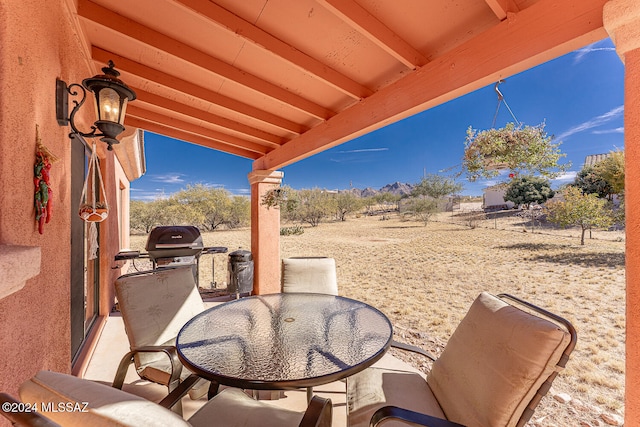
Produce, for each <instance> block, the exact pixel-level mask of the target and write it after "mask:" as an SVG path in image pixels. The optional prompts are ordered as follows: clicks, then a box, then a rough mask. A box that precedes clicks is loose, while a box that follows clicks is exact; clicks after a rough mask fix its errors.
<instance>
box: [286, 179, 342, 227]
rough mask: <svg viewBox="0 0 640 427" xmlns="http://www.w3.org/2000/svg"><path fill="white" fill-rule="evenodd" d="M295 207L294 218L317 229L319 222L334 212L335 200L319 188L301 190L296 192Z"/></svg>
mask: <svg viewBox="0 0 640 427" xmlns="http://www.w3.org/2000/svg"><path fill="white" fill-rule="evenodd" d="M296 196H297V207H296V215H295V217H296V218H297V219H298V220H299V221H302V222H306V223H307V224H310V225H311V226H312V227H317V226H318V224H320V222H321V221H322V220H323V219H325V218H326V217H327V216H329V215H330V214H331V213H333V212H335V211H336V203H335V198H334V197H332V194H330V193H328V192H326V191H324V190H320V189H319V188H313V189H311V190H309V189H303V190H299V191H297V192H296Z"/></svg>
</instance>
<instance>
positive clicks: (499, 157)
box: [463, 123, 570, 181]
mask: <svg viewBox="0 0 640 427" xmlns="http://www.w3.org/2000/svg"><path fill="white" fill-rule="evenodd" d="M551 140H552V137H550V136H547V133H546V132H545V131H544V123H543V124H540V125H538V126H523V125H519V126H516V125H515V124H514V123H508V124H507V125H506V126H505V127H503V128H500V129H489V130H484V131H477V130H475V129H472V128H471V127H469V129H468V130H467V138H466V141H465V150H464V158H463V166H464V168H465V169H466V171H467V175H468V177H469V180H471V181H475V180H476V179H478V178H493V177H496V176H498V174H499V171H500V170H505V169H507V170H510V171H512V172H514V173H515V174H519V173H522V172H524V173H527V174H535V173H539V174H541V175H544V176H548V177H552V176H554V175H557V174H558V173H560V172H562V171H564V170H566V168H567V167H569V166H570V165H568V164H567V165H560V164H558V162H559V160H560V158H562V157H564V156H565V154H561V153H560V149H559V148H558V147H559V146H560V144H559V143H558V144H553V143H552V142H551Z"/></svg>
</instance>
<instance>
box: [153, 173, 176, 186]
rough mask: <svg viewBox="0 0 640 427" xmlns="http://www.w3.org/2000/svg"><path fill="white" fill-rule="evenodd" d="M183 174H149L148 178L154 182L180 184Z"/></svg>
mask: <svg viewBox="0 0 640 427" xmlns="http://www.w3.org/2000/svg"><path fill="white" fill-rule="evenodd" d="M183 176H184V175H182V174H180V173H168V174H165V175H149V178H150V179H151V180H152V181H154V182H163V183H165V184H182V183H183V182H184V179H183V178H182V177H183Z"/></svg>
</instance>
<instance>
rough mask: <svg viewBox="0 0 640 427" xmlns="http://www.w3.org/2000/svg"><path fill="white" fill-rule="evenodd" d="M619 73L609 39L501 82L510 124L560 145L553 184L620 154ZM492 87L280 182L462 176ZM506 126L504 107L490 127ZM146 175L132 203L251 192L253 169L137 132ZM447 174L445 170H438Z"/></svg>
mask: <svg viewBox="0 0 640 427" xmlns="http://www.w3.org/2000/svg"><path fill="white" fill-rule="evenodd" d="M623 80H624V67H623V65H622V62H621V61H620V59H619V57H618V56H617V54H616V52H615V49H614V47H613V44H612V43H611V41H610V40H609V39H606V40H603V41H600V42H598V43H595V44H592V45H589V46H586V47H585V48H583V49H579V50H577V51H575V52H572V53H569V54H567V55H565V56H563V57H560V58H557V59H555V60H553V61H550V62H547V63H545V64H542V65H539V66H538V67H535V68H533V69H530V70H528V71H525V72H523V73H520V74H517V75H515V76H512V77H509V78H507V79H506V81H505V82H504V83H502V84H501V85H500V91H501V92H502V93H503V95H504V98H505V100H506V102H507V104H508V106H509V107H510V108H511V111H512V112H513V113H514V115H515V116H516V118H517V119H518V121H520V122H521V123H524V124H527V125H532V126H533V125H538V124H540V123H542V122H544V123H545V124H546V128H545V129H546V131H547V133H548V134H549V135H554V136H555V139H554V142H562V145H561V146H560V150H561V151H562V152H563V153H565V154H566V157H565V158H564V159H563V162H571V163H572V167H571V168H570V171H569V172H568V173H567V174H566V175H565V176H563V177H561V178H560V179H558V180H556V181H555V182H554V184H555V186H557V185H560V184H562V183H565V182H568V181H572V180H573V177H574V176H575V173H576V172H577V171H579V170H580V169H581V168H582V164H583V163H584V158H585V156H587V155H589V154H600V153H608V152H609V151H612V150H615V149H623V148H624V142H623V140H624V132H623V113H624V96H623V95H624V86H623ZM497 102H498V101H497V96H496V93H495V91H494V85H493V84H491V85H489V86H487V87H484V88H482V89H479V90H477V91H475V92H473V93H470V94H468V95H465V96H463V97H460V98H457V99H455V100H453V101H450V102H448V103H446V104H443V105H440V106H438V107H436V108H432V109H430V110H428V111H425V112H423V113H420V114H417V115H415V116H413V117H410V118H407V119H405V120H402V121H400V122H398V123H395V124H392V125H389V126H387V127H385V128H383V129H380V130H378V131H376V132H373V133H371V134H368V135H365V136H362V137H360V138H357V139H355V140H352V141H349V142H347V143H345V144H342V145H340V146H338V147H334V148H332V149H330V150H327V151H325V152H322V153H319V154H316V155H315V156H313V157H310V158H307V159H305V160H302V161H300V162H298V163H295V164H293V165H290V166H287V167H285V168H283V169H282V170H283V171H284V181H283V184H286V185H289V186H291V187H293V188H296V189H300V188H313V187H319V188H326V189H346V188H349V187H350V186H353V187H357V188H365V187H372V188H375V189H378V188H380V187H383V186H384V185H386V184H390V183H393V182H395V181H400V182H408V183H417V182H419V181H420V179H421V177H422V176H423V174H424V172H425V171H426V173H442V174H453V173H455V172H456V171H459V170H460V164H461V159H462V155H463V151H464V140H465V135H466V130H467V128H468V127H469V126H471V127H473V128H474V129H478V130H484V129H489V128H491V127H492V123H493V119H494V115H495V111H496V106H497ZM511 121H513V118H512V116H511V114H510V113H509V111H508V109H507V108H506V107H505V105H504V104H502V106H501V107H500V110H499V113H498V116H497V119H496V123H495V126H496V127H502V126H504V125H505V124H506V123H507V122H511ZM145 154H146V162H147V173H146V174H145V175H144V176H143V177H141V178H139V179H138V180H136V181H134V182H133V183H132V192H131V197H132V198H133V199H136V200H153V199H155V198H158V197H166V196H169V195H170V194H172V193H174V192H176V191H179V190H180V189H183V188H185V187H186V186H187V185H189V184H199V183H200V184H204V185H207V186H215V187H223V188H225V189H227V190H228V191H229V192H231V193H232V194H249V183H248V181H247V174H248V173H249V172H250V171H251V164H252V161H251V160H248V159H243V158H240V157H237V156H233V155H229V154H224V153H221V152H218V151H215V150H211V149H208V148H204V147H200V146H197V145H194V144H189V143H185V142H182V141H178V140H175V139H172V138H167V137H164V136H160V135H156V134H153V133H150V132H146V133H145ZM445 171H446V172H445ZM500 179H501V178H500V177H499V178H497V179H496V180H491V181H478V182H475V183H470V182H468V181H467V180H466V179H465V176H464V175H462V176H461V177H460V178H459V181H460V182H461V183H462V184H463V185H464V190H463V192H462V194H465V195H481V194H482V189H483V188H484V187H486V186H489V185H493V184H495V183H497V182H498V181H499V180H500Z"/></svg>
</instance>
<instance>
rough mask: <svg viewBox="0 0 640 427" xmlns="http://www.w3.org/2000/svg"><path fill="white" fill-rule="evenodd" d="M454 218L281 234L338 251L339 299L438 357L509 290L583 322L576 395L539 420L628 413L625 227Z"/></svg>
mask: <svg viewBox="0 0 640 427" xmlns="http://www.w3.org/2000/svg"><path fill="white" fill-rule="evenodd" d="M443 215H445V214H443ZM446 215H448V217H447V216H446ZM446 215H445V216H443V217H440V218H436V219H438V220H437V221H431V222H430V223H428V224H427V225H426V226H424V225H423V224H422V223H417V222H409V221H402V220H401V219H399V218H396V217H395V215H392V216H390V219H388V220H384V221H382V220H380V217H361V218H353V219H349V220H348V221H346V222H342V223H337V222H334V223H324V224H321V225H320V226H319V227H315V228H311V227H305V232H304V234H302V235H299V236H283V237H281V256H282V257H289V256H330V257H333V258H335V259H336V263H337V268H338V283H339V288H340V294H341V295H343V296H347V297H350V298H354V299H358V300H362V301H365V302H367V303H369V304H371V305H373V306H375V307H377V308H379V309H380V310H382V311H383V312H384V313H385V314H387V315H388V316H389V318H390V319H391V321H392V323H393V324H394V327H395V329H396V334H397V335H398V336H397V339H399V340H403V341H405V342H411V343H414V344H417V345H420V346H422V347H424V348H425V349H428V350H430V351H432V352H435V353H437V352H438V351H440V350H441V346H442V345H443V344H444V343H445V342H446V340H447V339H448V337H449V335H450V334H451V333H452V331H453V330H454V329H455V327H456V325H457V324H458V322H459V321H460V320H461V318H462V317H463V316H464V314H465V312H466V311H467V309H468V307H469V306H470V304H471V302H472V301H473V300H474V299H475V297H476V296H477V295H478V294H479V293H480V292H481V291H488V292H491V293H500V292H507V293H511V294H514V295H516V296H519V297H522V298H524V299H526V300H529V301H531V302H533V303H535V304H538V305H540V306H542V307H544V308H547V309H549V310H550V311H553V312H556V313H557V314H559V315H561V316H564V317H566V318H568V319H569V320H571V321H572V322H573V324H574V325H575V326H576V329H577V331H578V345H577V347H576V350H575V352H574V353H573V357H572V359H571V361H570V362H569V364H568V366H567V369H566V370H565V371H564V372H562V373H561V374H560V376H559V377H558V379H557V380H556V381H555V383H554V390H553V392H554V393H566V394H568V395H570V396H571V397H572V398H573V399H574V402H573V404H563V403H559V402H557V401H556V400H555V399H553V398H552V397H550V396H549V397H547V398H545V399H544V400H543V402H542V404H541V407H539V409H538V410H537V411H536V413H535V414H534V417H533V424H534V425H537V426H574V425H575V426H579V425H602V424H603V423H602V420H599V421H597V420H598V419H599V418H598V417H599V415H600V414H599V411H604V412H607V413H614V414H622V413H623V411H624V407H623V404H624V403H623V396H624V342H625V270H624V263H625V256H624V243H623V241H622V239H621V238H620V233H618V235H617V236H616V235H615V234H611V233H609V234H607V233H605V232H602V233H600V234H594V237H595V238H594V239H592V240H587V242H586V245H584V246H580V244H579V243H580V242H579V239H578V238H577V237H576V236H577V235H578V234H576V232H574V231H572V232H567V231H566V230H562V231H558V232H556V233H553V232H545V231H548V230H540V231H541V232H536V233H531V231H530V230H529V231H528V232H523V231H522V226H521V225H520V226H517V225H516V226H514V227H511V228H508V227H507V228H508V229H501V228H504V227H498V226H497V222H494V223H490V224H488V226H487V228H485V227H484V226H482V227H477V228H475V229H471V228H470V227H468V226H465V225H463V224H461V223H459V224H456V223H451V222H444V221H451V220H453V218H451V214H446ZM485 225H486V224H485ZM494 225H495V226H494ZM204 239H205V245H207V246H227V247H228V248H229V251H230V252H231V251H233V250H235V249H237V248H238V247H243V248H245V249H249V248H250V236H249V231H248V230H247V229H243V230H232V231H219V232H214V233H206V234H205V235H204ZM145 240H146V236H134V237H133V238H132V247H133V248H134V249H144V242H145ZM213 258H214V259H215V262H216V265H215V281H216V282H217V286H218V287H224V286H225V284H224V283H223V282H225V281H226V277H225V276H226V262H227V257H226V255H214V256H213ZM201 277H202V279H201V286H208V285H209V284H210V283H211V281H212V280H211V256H203V257H202V259H201ZM407 360H409V361H411V362H413V363H416V364H417V366H421V365H422V362H419V361H416V359H412V358H409V359H407ZM424 367H425V368H426V367H427V366H426V365H425V366H424ZM580 402H581V403H580ZM594 420H596V421H594ZM583 422H584V423H588V424H581V423H583ZM598 423H599V424H598Z"/></svg>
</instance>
